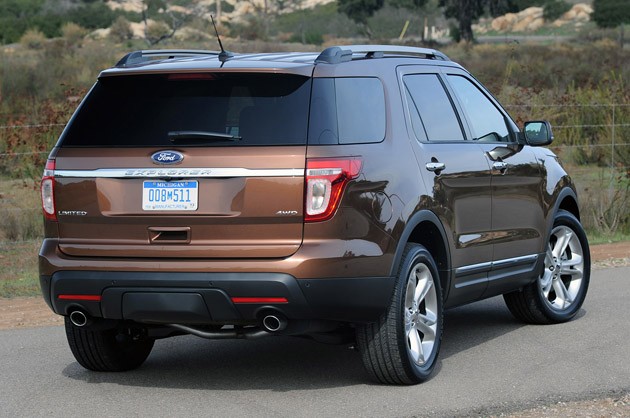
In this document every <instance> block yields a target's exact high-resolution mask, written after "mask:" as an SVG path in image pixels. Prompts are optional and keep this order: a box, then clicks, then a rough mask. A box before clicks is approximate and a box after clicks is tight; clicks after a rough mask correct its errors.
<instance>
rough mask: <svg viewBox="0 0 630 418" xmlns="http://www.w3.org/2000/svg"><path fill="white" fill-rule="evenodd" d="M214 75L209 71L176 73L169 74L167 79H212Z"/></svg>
mask: <svg viewBox="0 0 630 418" xmlns="http://www.w3.org/2000/svg"><path fill="white" fill-rule="evenodd" d="M215 78H216V76H215V75H214V74H210V73H176V74H169V75H168V79H169V80H214V79H215Z"/></svg>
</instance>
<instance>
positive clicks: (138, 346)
mask: <svg viewBox="0 0 630 418" xmlns="http://www.w3.org/2000/svg"><path fill="white" fill-rule="evenodd" d="M65 320H66V337H67V338H68V344H69V345H70V350H72V354H73V355H74V358H75V359H76V360H77V362H78V363H79V364H80V365H81V366H83V367H85V368H86V369H88V370H92V371H95V372H123V371H126V370H132V369H135V368H138V367H140V365H141V364H142V363H144V361H145V360H146V359H147V357H148V356H149V354H150V353H151V349H152V348H153V343H154V340H153V339H149V338H137V336H136V337H133V336H131V335H129V334H123V333H121V332H119V330H116V329H107V330H90V329H89V328H85V329H84V328H78V327H76V326H74V325H72V322H70V319H69V318H68V317H66V318H65Z"/></svg>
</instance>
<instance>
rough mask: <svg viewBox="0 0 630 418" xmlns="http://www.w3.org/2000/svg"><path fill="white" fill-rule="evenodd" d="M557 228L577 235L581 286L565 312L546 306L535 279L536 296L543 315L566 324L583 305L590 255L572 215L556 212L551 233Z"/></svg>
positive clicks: (584, 235) (582, 232)
mask: <svg viewBox="0 0 630 418" xmlns="http://www.w3.org/2000/svg"><path fill="white" fill-rule="evenodd" d="M558 226H566V227H568V228H571V230H572V231H573V233H574V234H576V235H577V237H578V240H579V241H580V245H581V246H582V252H583V255H582V257H583V261H584V271H583V276H582V285H581V287H580V290H579V292H578V294H577V296H576V298H575V301H574V302H573V304H572V305H571V306H570V308H569V309H567V310H566V311H557V310H555V309H552V308H551V307H550V306H549V305H548V304H547V302H546V301H545V300H544V295H543V293H542V289H541V286H540V280H539V278H537V279H536V294H537V296H538V301H537V302H538V305H539V308H540V309H541V310H543V311H544V313H545V315H547V316H548V317H549V318H550V319H552V320H553V321H554V322H566V321H569V320H570V319H571V318H573V317H574V316H575V315H576V314H577V312H578V311H579V310H580V309H581V307H582V304H583V303H584V299H585V298H586V292H587V290H588V285H589V281H590V275H591V253H590V249H589V245H588V239H587V237H586V233H585V232H584V228H583V227H582V224H581V223H580V221H579V220H578V219H577V218H576V217H575V216H574V215H573V214H571V213H570V212H567V211H565V210H560V211H558V213H557V214H556V216H555V219H554V221H553V226H552V228H551V231H553V230H554V229H555V228H556V227H558ZM551 231H549V235H548V237H547V242H546V244H547V243H549V240H550V237H551Z"/></svg>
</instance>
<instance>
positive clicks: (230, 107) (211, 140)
mask: <svg viewBox="0 0 630 418" xmlns="http://www.w3.org/2000/svg"><path fill="white" fill-rule="evenodd" d="M310 86H311V83H310V78H308V77H302V76H296V75H286V74H236V73H232V74H226V73H223V74H216V73H214V74H199V75H188V76H187V75H182V74H175V75H168V74H164V75H136V76H120V77H105V78H102V79H101V80H99V81H98V82H97V84H96V86H95V87H94V89H93V90H92V92H91V93H90V95H89V97H88V98H87V99H86V101H85V103H84V104H83V106H82V107H81V109H80V110H79V112H78V113H77V115H76V117H75V118H74V120H73V121H72V123H71V125H70V126H69V128H68V129H67V131H66V133H65V135H64V137H63V138H62V146H75V147H145V146H147V147H165V146H173V145H178V146H187V145H188V146H194V145H200V146H243V145H291V144H305V143H306V135H307V122H308V106H309V97H310ZM178 133H179V134H183V135H180V136H177V135H178ZM189 133H195V134H196V135H192V136H191V135H189ZM215 134H216V135H215ZM230 136H233V137H234V138H233V139H234V140H229V139H228V138H229V137H230ZM239 138H240V139H239ZM172 141H175V142H172Z"/></svg>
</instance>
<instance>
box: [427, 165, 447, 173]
mask: <svg viewBox="0 0 630 418" xmlns="http://www.w3.org/2000/svg"><path fill="white" fill-rule="evenodd" d="M425 167H426V169H427V170H429V171H430V172H432V173H437V174H440V171H442V170H444V169H445V168H446V164H444V163H438V162H430V163H427V165H426V166H425Z"/></svg>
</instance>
